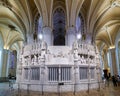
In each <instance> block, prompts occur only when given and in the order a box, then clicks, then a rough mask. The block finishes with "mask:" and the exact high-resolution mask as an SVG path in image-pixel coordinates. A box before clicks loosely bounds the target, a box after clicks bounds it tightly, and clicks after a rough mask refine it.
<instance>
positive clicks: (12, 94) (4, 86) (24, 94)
mask: <svg viewBox="0 0 120 96" xmlns="http://www.w3.org/2000/svg"><path fill="white" fill-rule="evenodd" d="M0 96H120V86H118V87H114V86H113V84H112V83H110V84H109V86H108V85H107V86H105V87H103V88H101V90H97V89H95V90H90V91H89V92H88V91H81V92H76V93H75V94H74V93H73V92H68V93H43V94H42V93H39V92H32V91H23V90H15V89H14V88H13V87H12V86H10V85H9V83H0Z"/></svg>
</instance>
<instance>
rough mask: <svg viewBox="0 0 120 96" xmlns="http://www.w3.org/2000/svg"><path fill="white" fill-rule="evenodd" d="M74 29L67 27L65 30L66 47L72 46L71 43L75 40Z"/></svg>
mask: <svg viewBox="0 0 120 96" xmlns="http://www.w3.org/2000/svg"><path fill="white" fill-rule="evenodd" d="M75 33H76V29H75V27H69V28H68V29H67V36H66V37H67V38H66V40H67V41H66V43H67V45H68V46H72V44H73V42H74V41H75V40H76V34H75Z"/></svg>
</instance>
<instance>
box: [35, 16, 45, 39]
mask: <svg viewBox="0 0 120 96" xmlns="http://www.w3.org/2000/svg"><path fill="white" fill-rule="evenodd" d="M42 27H43V20H42V16H40V14H37V15H36V18H35V31H34V33H33V40H34V41H37V40H38V39H41V34H42Z"/></svg>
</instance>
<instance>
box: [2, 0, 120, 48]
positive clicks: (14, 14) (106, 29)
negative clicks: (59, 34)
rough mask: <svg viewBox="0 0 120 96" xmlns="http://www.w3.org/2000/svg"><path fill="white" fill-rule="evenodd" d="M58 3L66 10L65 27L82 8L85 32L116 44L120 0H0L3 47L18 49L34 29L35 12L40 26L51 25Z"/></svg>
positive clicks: (98, 42)
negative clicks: (40, 21)
mask: <svg viewBox="0 0 120 96" xmlns="http://www.w3.org/2000/svg"><path fill="white" fill-rule="evenodd" d="M57 7H61V8H63V9H64V11H65V12H66V13H65V16H66V17H65V20H66V21H65V22H66V25H65V27H66V30H67V28H68V27H70V26H73V25H75V24H76V23H75V21H76V18H77V16H78V14H79V13H80V12H81V14H82V16H84V19H85V25H86V33H89V34H92V39H93V40H94V41H96V43H97V45H98V46H102V45H103V44H106V46H108V47H109V46H112V45H114V44H115V38H116V35H117V33H118V30H119V25H120V0H0V32H1V35H2V38H3V41H4V47H8V48H11V49H16V50H18V49H19V47H20V45H21V43H20V42H21V41H23V40H24V41H26V39H27V37H26V36H27V34H31V33H33V32H34V28H33V25H34V20H35V15H36V14H37V13H39V14H40V16H42V18H43V26H50V27H51V28H53V13H54V11H55V10H56V8H57ZM9 25H11V26H14V27H15V28H14V29H15V30H11V28H10V27H9ZM7 37H8V38H7Z"/></svg>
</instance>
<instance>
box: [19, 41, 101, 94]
mask: <svg viewBox="0 0 120 96" xmlns="http://www.w3.org/2000/svg"><path fill="white" fill-rule="evenodd" d="M22 52H23V58H22V59H21V61H20V62H23V65H22V64H21V67H20V68H21V69H20V71H22V72H21V74H22V75H21V78H22V79H21V81H20V82H21V83H22V82H23V83H26V84H28V83H29V84H31V86H33V85H34V84H35V85H34V87H31V88H32V90H35V91H37V89H40V87H41V85H42V84H46V85H47V87H46V86H45V87H44V90H45V91H52V92H53V91H55V92H57V90H56V89H57V87H58V84H57V82H63V83H64V84H68V86H67V85H63V87H62V88H63V89H64V90H63V91H72V88H74V83H77V84H81V82H84V83H85V84H88V81H89V80H91V78H90V76H89V78H87V76H86V74H89V75H90V74H91V72H90V70H91V69H90V68H91V67H92V68H96V66H98V65H99V61H98V60H99V55H96V54H95V49H94V46H93V45H90V44H86V43H85V42H80V43H79V42H78V41H77V40H76V41H75V42H74V43H73V46H72V48H71V47H69V46H47V43H46V42H45V41H41V42H35V43H34V44H29V45H26V46H24V48H23V50H22ZM82 68H83V69H82ZM88 69H89V70H88ZM41 70H42V71H41ZM27 72H28V73H27ZM43 72H44V73H43ZM49 72H51V73H49ZM69 72H70V73H69ZM80 72H82V73H80ZM94 73H95V74H96V72H95V71H94ZM24 74H27V75H26V76H25V77H26V78H27V76H28V78H27V80H26V78H25V77H24ZM81 74H82V75H83V76H81ZM43 75H44V76H43ZM39 76H40V77H39ZM56 78H59V79H56ZM81 78H83V79H82V80H81ZM75 79H76V80H75ZM88 79H89V80H88ZM55 80H56V81H55ZM60 80H62V81H60ZM86 80H88V81H86ZM51 82H52V83H51ZM93 82H95V84H96V78H92V84H93ZM52 84H54V87H53V85H52ZM55 84H56V85H55ZM37 85H39V86H37ZM21 86H22V85H21ZM24 86H25V85H24ZM79 86H80V87H79ZM79 86H76V87H77V89H78V91H79V90H82V89H85V88H86V89H87V87H85V88H84V86H85V85H84V86H83V87H81V85H79ZM86 86H87V85H86ZM96 87H97V84H96ZM24 88H25V87H24ZM39 91H40V90H39Z"/></svg>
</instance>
